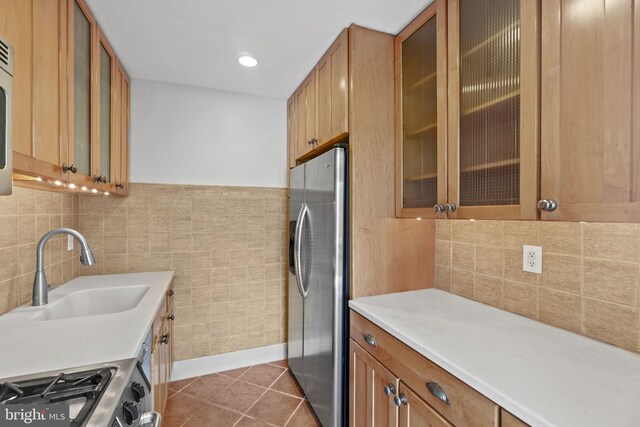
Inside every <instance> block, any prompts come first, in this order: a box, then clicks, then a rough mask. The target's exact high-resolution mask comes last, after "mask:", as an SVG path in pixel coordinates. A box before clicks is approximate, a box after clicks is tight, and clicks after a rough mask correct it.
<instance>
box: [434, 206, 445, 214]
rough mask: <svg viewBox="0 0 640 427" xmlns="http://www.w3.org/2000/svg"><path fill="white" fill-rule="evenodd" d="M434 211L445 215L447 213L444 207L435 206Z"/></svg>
mask: <svg viewBox="0 0 640 427" xmlns="http://www.w3.org/2000/svg"><path fill="white" fill-rule="evenodd" d="M433 210H434V211H435V213H443V212H445V210H444V205H435V206H434V207H433Z"/></svg>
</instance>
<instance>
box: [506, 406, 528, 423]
mask: <svg viewBox="0 0 640 427" xmlns="http://www.w3.org/2000/svg"><path fill="white" fill-rule="evenodd" d="M500 427H529V424H527V423H525V422H524V421H522V420H521V419H520V418H518V417H516V416H515V415H513V414H512V413H510V412H508V411H505V410H504V409H500Z"/></svg>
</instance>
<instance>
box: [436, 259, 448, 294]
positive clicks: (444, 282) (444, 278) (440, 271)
mask: <svg viewBox="0 0 640 427" xmlns="http://www.w3.org/2000/svg"><path fill="white" fill-rule="evenodd" d="M435 285H436V288H438V289H442V290H443V291H451V267H448V266H444V265H436V283H435Z"/></svg>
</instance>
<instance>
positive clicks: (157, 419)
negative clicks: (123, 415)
mask: <svg viewBox="0 0 640 427" xmlns="http://www.w3.org/2000/svg"><path fill="white" fill-rule="evenodd" d="M161 421H162V416H161V415H160V414H159V413H158V412H155V411H153V412H145V413H144V414H142V416H141V417H140V425H141V426H146V425H147V424H151V427H160V426H161V425H162V423H161Z"/></svg>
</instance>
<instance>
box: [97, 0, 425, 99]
mask: <svg viewBox="0 0 640 427" xmlns="http://www.w3.org/2000/svg"><path fill="white" fill-rule="evenodd" d="M87 3H88V4H89V7H90V8H91V10H92V12H93V13H94V15H95V17H96V19H97V20H98V23H99V24H100V26H101V27H102V29H103V31H104V32H105V34H106V35H107V38H108V39H109V41H110V42H111V44H112V46H113V48H114V50H115V51H116V53H117V55H118V56H119V57H120V60H121V61H122V63H123V64H124V66H125V68H126V69H127V71H128V73H129V75H130V76H131V77H132V78H139V79H146V80H156V81H162V82H169V83H180V84H186V85H193V86H201V87H208V88H213V89H220V90H225V91H231V92H240V93H246V94H251V95H259V96H267V97H272V98H280V99H286V98H288V97H289V95H290V94H291V93H292V92H293V90H295V88H296V87H297V86H298V84H299V83H300V82H301V81H302V79H303V78H304V77H305V75H306V74H307V73H308V72H309V71H310V70H311V68H312V67H313V66H314V65H315V63H316V62H317V61H318V59H320V56H321V55H322V54H323V52H324V51H325V50H326V49H327V48H328V47H329V45H330V44H331V42H332V41H333V40H334V39H335V38H336V37H337V35H338V34H339V33H340V31H341V30H342V29H343V28H345V27H347V26H348V25H349V24H351V23H356V24H359V25H362V26H365V27H369V28H373V29H376V30H380V31H385V32H388V33H391V34H397V33H398V32H399V31H400V30H402V28H404V27H405V26H406V25H407V24H408V23H409V22H410V21H411V20H412V19H413V18H414V17H415V16H416V15H418V13H420V11H421V10H422V9H424V8H425V7H426V6H427V5H428V4H429V3H431V0H315V1H312V0H87ZM241 53H250V54H252V55H253V56H255V57H256V58H257V59H258V61H259V64H258V66H257V67H255V68H245V67H242V66H241V65H239V64H238V61H237V57H238V56H239V55H240V54H241Z"/></svg>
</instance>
